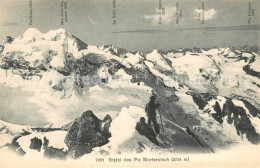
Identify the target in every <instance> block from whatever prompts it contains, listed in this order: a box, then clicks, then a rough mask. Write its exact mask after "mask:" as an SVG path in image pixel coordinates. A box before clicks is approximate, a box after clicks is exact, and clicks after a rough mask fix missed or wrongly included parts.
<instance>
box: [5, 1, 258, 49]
mask: <svg viewBox="0 0 260 168" xmlns="http://www.w3.org/2000/svg"><path fill="white" fill-rule="evenodd" d="M61 2H62V0H32V7H30V5H29V0H0V39H1V40H2V39H4V38H5V36H6V35H11V36H13V37H17V36H21V35H22V34H23V33H24V31H25V30H26V29H28V28H30V27H34V28H37V29H39V30H40V31H41V32H43V33H46V32H48V31H49V30H53V29H58V28H64V29H66V30H67V31H69V32H70V33H71V34H73V35H74V36H76V37H78V38H79V39H81V40H82V41H84V42H86V43H87V44H90V45H105V44H114V45H115V46H117V47H122V48H125V49H127V50H128V51H144V52H148V51H152V50H154V49H157V50H164V51H167V50H171V49H173V48H175V49H177V48H192V47H199V48H210V47H233V46H244V45H256V46H258V47H260V38H259V37H260V36H259V35H260V11H259V10H260V0H250V1H249V0H205V1H201V0H181V1H180V0H179V1H177V0H139V1H137V0H136V1H133V0H63V3H64V2H66V3H67V9H64V7H63V18H64V17H65V16H64V13H65V11H66V12H67V21H68V22H64V25H61V10H62V8H61V7H60V6H61ZM160 2H161V7H162V8H164V9H165V10H158V8H159V3H160ZM249 2H250V5H249ZM114 4H115V7H114ZM203 4H204V9H202V6H203ZM177 8H178V10H177ZM30 10H32V25H29V22H30V19H29V16H30ZM113 10H115V12H114V13H115V14H113ZM180 10H181V12H180ZM163 11H165V12H164V14H163ZM159 13H162V14H161V15H160V14H159ZM176 13H177V14H178V17H179V19H178V20H179V22H178V24H176V20H177V16H176ZM249 14H250V15H252V14H254V16H248V15H249ZM113 15H115V19H114V18H113ZM180 15H182V16H180ZM160 16H161V24H159V23H158V22H159V20H160V19H159V18H160ZM203 18H204V24H202V19H203ZM114 20H115V21H116V24H113V21H114ZM249 21H250V23H248V22H249Z"/></svg>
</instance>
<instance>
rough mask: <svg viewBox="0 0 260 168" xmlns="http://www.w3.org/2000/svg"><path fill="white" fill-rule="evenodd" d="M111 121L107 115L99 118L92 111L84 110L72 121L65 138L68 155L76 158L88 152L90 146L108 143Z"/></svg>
mask: <svg viewBox="0 0 260 168" xmlns="http://www.w3.org/2000/svg"><path fill="white" fill-rule="evenodd" d="M111 122H112V119H111V117H110V116H109V115H107V116H106V117H105V118H104V119H103V120H100V119H98V118H97V117H96V116H95V115H94V114H93V112H92V111H90V110H88V111H86V112H84V113H83V114H82V116H81V117H80V118H78V119H76V120H75V121H74V122H73V124H72V126H71V128H70V129H69V131H68V134H67V136H66V138H65V143H66V145H67V146H68V148H69V151H68V155H69V156H70V157H73V158H78V157H80V156H82V155H84V154H86V153H90V152H91V151H92V148H94V147H99V146H102V145H104V144H106V143H108V142H109V140H108V138H109V137H111V134H110V133H109V127H110V123H111Z"/></svg>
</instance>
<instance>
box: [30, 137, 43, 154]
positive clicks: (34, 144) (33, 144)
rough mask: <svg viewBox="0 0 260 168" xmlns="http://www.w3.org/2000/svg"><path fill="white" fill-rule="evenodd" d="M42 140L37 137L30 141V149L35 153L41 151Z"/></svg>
mask: <svg viewBox="0 0 260 168" xmlns="http://www.w3.org/2000/svg"><path fill="white" fill-rule="evenodd" d="M41 147H42V140H41V139H38V138H37V137H35V138H33V139H31V144H30V149H35V150H37V151H41Z"/></svg>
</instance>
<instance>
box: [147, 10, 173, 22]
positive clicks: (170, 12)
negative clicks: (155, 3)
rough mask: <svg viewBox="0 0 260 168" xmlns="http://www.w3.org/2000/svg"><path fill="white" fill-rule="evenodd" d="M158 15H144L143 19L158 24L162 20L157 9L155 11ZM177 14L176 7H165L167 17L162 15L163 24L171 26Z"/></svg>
mask: <svg viewBox="0 0 260 168" xmlns="http://www.w3.org/2000/svg"><path fill="white" fill-rule="evenodd" d="M155 12H156V14H154V15H144V16H142V18H144V19H146V20H150V21H151V22H152V23H153V24H158V23H159V19H160V11H159V10H158V9H157V8H156V9H155ZM175 13H176V7H175V6H169V7H165V15H161V22H162V23H163V24H169V23H171V22H172V21H173V20H174V18H175V17H174V16H175Z"/></svg>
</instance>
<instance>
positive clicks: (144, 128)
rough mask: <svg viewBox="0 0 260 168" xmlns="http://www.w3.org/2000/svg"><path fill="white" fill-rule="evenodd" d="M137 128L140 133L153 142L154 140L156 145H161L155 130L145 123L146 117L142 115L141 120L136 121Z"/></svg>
mask: <svg viewBox="0 0 260 168" xmlns="http://www.w3.org/2000/svg"><path fill="white" fill-rule="evenodd" d="M135 129H136V130H137V131H138V132H139V134H140V135H143V136H145V137H147V138H148V139H149V140H150V141H151V142H153V143H154V144H156V145H159V143H158V141H157V139H156V134H155V132H154V131H153V129H152V128H150V127H149V126H148V125H147V124H146V123H145V118H144V117H141V118H140V121H139V122H138V123H136V127H135Z"/></svg>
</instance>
